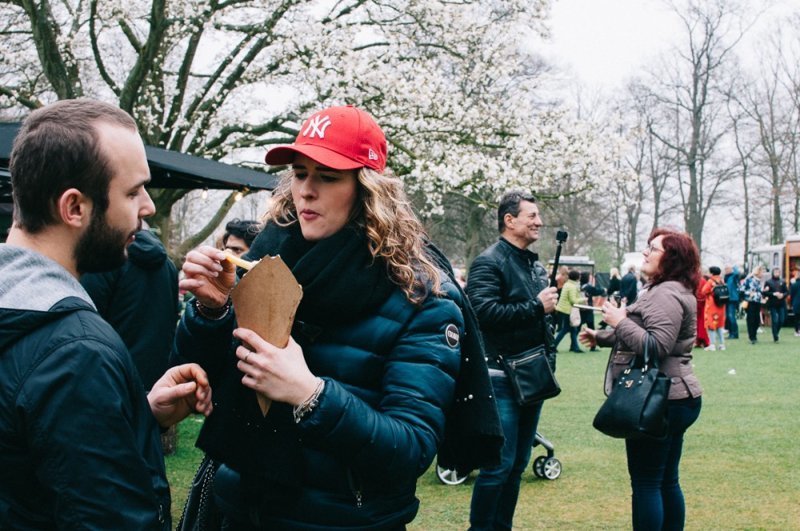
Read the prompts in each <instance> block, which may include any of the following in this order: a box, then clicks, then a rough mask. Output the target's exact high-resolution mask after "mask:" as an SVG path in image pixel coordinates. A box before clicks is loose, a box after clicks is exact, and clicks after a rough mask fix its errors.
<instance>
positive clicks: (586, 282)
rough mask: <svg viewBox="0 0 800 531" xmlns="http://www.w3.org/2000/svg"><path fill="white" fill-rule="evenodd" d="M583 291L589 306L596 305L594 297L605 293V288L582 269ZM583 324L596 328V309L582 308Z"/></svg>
mask: <svg viewBox="0 0 800 531" xmlns="http://www.w3.org/2000/svg"><path fill="white" fill-rule="evenodd" d="M580 284H581V291H582V292H583V296H584V297H585V298H586V304H587V305H588V306H594V297H599V296H601V295H604V294H605V291H604V290H603V288H598V287H597V286H596V285H595V283H594V276H593V275H592V274H591V273H589V272H588V271H581V278H580ZM580 313H581V326H582V325H584V324H585V325H586V326H587V327H588V328H591V329H592V330H594V310H583V309H581V311H580ZM591 350H592V352H594V351H596V350H597V347H592V349H591Z"/></svg>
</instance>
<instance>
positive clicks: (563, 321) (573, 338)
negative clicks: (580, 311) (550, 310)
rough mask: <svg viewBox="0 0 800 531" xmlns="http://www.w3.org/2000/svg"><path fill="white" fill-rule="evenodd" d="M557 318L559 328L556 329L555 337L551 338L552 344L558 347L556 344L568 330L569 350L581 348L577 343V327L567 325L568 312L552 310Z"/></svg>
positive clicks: (574, 350) (575, 350) (573, 350)
mask: <svg viewBox="0 0 800 531" xmlns="http://www.w3.org/2000/svg"><path fill="white" fill-rule="evenodd" d="M554 315H555V316H556V317H557V318H558V322H559V325H560V326H561V328H560V329H559V330H558V334H557V335H556V338H555V339H554V340H553V345H554V346H555V347H556V348H558V344H559V343H561V340H562V339H564V336H565V335H567V332H569V350H570V351H571V352H578V351H579V350H580V349H581V348H580V345H578V327H577V326H570V325H569V314H568V313H562V312H554Z"/></svg>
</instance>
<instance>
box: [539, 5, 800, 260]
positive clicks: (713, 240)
mask: <svg viewBox="0 0 800 531" xmlns="http://www.w3.org/2000/svg"><path fill="white" fill-rule="evenodd" d="M745 5H746V6H747V7H748V8H749V9H751V10H752V13H755V12H756V11H759V10H763V11H762V12H761V14H760V16H759V18H758V19H757V20H758V22H757V23H756V25H755V26H754V27H753V28H752V29H751V30H750V31H749V32H748V33H747V35H746V37H745V38H744V39H743V41H742V42H741V43H740V44H739V46H737V52H738V54H739V55H740V56H741V57H742V59H743V61H744V62H745V66H747V62H753V61H755V60H756V55H757V54H755V53H754V51H753V50H755V49H756V48H757V46H758V43H759V42H760V40H761V39H762V38H763V35H764V33H765V32H766V30H768V29H769V28H770V27H772V25H773V24H775V20H776V18H778V17H781V16H786V15H787V14H788V13H790V12H793V13H800V0H774V1H773V0H747V2H746V4H745ZM550 28H551V37H552V38H551V39H550V41H549V42H545V43H539V44H538V45H537V48H538V49H539V50H540V51H542V52H543V54H544V56H545V58H547V59H548V61H549V62H551V63H552V64H555V65H558V66H559V67H560V68H561V69H563V70H565V71H566V72H569V73H570V74H571V75H572V76H574V77H575V79H577V80H578V81H580V82H581V83H582V84H583V85H585V86H587V87H588V88H594V89H598V90H600V91H602V92H604V93H606V94H608V93H610V92H611V91H613V90H614V89H617V88H619V87H621V86H622V84H623V83H624V82H625V80H626V78H628V77H630V76H632V75H634V74H636V72H637V70H638V69H641V68H642V67H643V66H644V65H646V64H647V63H648V62H651V61H653V60H654V59H655V58H656V57H657V56H658V55H660V54H662V53H665V52H668V51H669V50H670V49H671V48H672V47H673V46H675V45H676V44H680V43H681V42H682V39H685V28H684V27H683V26H682V23H681V21H680V20H679V19H678V18H677V16H676V15H675V14H674V13H673V12H672V11H671V9H670V8H669V7H668V6H667V4H666V3H665V2H663V1H662V0H555V1H554V3H553V8H552V17H551V20H550ZM540 47H543V48H540ZM709 219H714V217H713V216H710V217H709ZM741 234H742V227H741V226H740V225H739V224H737V223H728V224H722V225H711V224H707V226H706V231H705V234H704V238H703V240H704V241H703V246H704V253H703V255H704V256H703V258H704V263H706V265H714V264H717V265H721V264H722V263H728V262H740V261H741V257H742V252H743V249H744V245H743V242H742V241H741ZM758 243H760V242H752V244H753V245H757V244H758Z"/></svg>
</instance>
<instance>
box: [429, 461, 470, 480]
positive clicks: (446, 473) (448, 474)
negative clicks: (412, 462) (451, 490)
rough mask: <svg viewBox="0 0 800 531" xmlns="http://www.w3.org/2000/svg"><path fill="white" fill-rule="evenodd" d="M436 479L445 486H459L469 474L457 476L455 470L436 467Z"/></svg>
mask: <svg viewBox="0 0 800 531" xmlns="http://www.w3.org/2000/svg"><path fill="white" fill-rule="evenodd" d="M436 477H437V478H439V481H441V482H442V483H444V484H445V485H461V484H462V483H464V482H465V481H466V480H467V478H468V477H469V474H464V475H459V473H458V472H457V471H455V470H450V469H447V468H444V467H441V466H439V465H436Z"/></svg>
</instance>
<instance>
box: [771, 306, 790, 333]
mask: <svg viewBox="0 0 800 531" xmlns="http://www.w3.org/2000/svg"><path fill="white" fill-rule="evenodd" d="M769 318H770V320H771V321H772V339H774V340H775V341H777V340H778V336H779V335H780V334H781V327H782V326H783V323H784V321H786V304H785V303H784V302H783V301H781V305H780V306H778V307H774V306H770V307H769Z"/></svg>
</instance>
